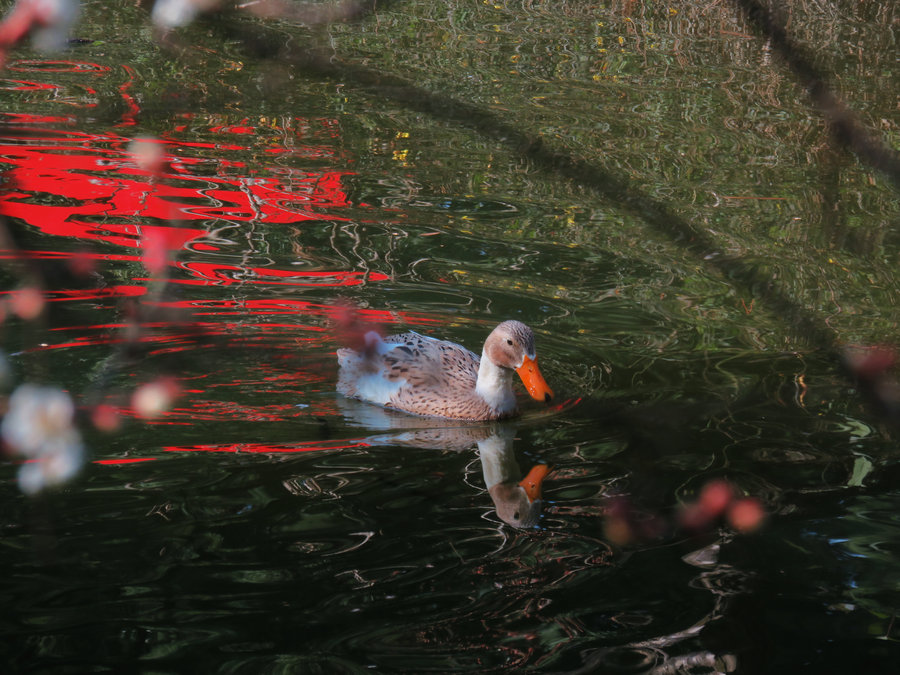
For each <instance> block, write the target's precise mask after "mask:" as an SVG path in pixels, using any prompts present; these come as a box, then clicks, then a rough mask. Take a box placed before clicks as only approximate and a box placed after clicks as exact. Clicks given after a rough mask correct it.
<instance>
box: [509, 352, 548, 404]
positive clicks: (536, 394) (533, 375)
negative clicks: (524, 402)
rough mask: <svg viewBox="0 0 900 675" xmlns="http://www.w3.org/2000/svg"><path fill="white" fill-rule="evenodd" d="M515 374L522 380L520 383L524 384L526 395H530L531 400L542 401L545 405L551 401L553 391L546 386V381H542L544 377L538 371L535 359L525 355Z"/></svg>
mask: <svg viewBox="0 0 900 675" xmlns="http://www.w3.org/2000/svg"><path fill="white" fill-rule="evenodd" d="M516 372H517V373H518V374H519V377H521V378H522V382H523V383H524V384H525V388H526V389H528V393H529V394H531V398H533V399H534V400H535V401H544V402H545V403H549V402H550V401H551V400H553V390H552V389H551V388H550V387H549V386H547V381H546V380H544V376H543V375H541V371H540V370H538V365H537V360H536V359H531V358H529V357H528V356H527V355H526V356H525V360H524V361H523V362H522V365H521V366H519V367H518V368H516Z"/></svg>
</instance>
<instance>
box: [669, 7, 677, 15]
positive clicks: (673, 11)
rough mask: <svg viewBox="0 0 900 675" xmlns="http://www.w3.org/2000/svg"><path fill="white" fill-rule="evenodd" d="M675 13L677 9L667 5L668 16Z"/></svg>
mask: <svg viewBox="0 0 900 675" xmlns="http://www.w3.org/2000/svg"><path fill="white" fill-rule="evenodd" d="M676 14H678V10H677V9H675V8H674V7H669V16H675V15H676Z"/></svg>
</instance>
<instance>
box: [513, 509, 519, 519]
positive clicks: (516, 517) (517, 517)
mask: <svg viewBox="0 0 900 675" xmlns="http://www.w3.org/2000/svg"><path fill="white" fill-rule="evenodd" d="M518 519H519V512H518V511H516V512H515V513H514V514H513V520H518Z"/></svg>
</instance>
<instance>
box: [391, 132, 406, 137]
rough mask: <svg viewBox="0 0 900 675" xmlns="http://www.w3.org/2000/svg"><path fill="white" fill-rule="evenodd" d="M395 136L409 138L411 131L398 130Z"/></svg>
mask: <svg viewBox="0 0 900 675" xmlns="http://www.w3.org/2000/svg"><path fill="white" fill-rule="evenodd" d="M394 138H409V132H408V131H398V132H397V133H396V135H395V136H394Z"/></svg>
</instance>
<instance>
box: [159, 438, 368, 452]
mask: <svg viewBox="0 0 900 675" xmlns="http://www.w3.org/2000/svg"><path fill="white" fill-rule="evenodd" d="M368 447H371V445H370V444H369V443H368V442H367V441H366V440H365V439H349V438H344V439H340V440H334V441H309V442H306V443H272V444H266V443H230V444H228V443H226V444H224V445H214V444H211V445H170V446H167V447H164V448H163V451H165V452H249V453H286V452H312V451H314V450H346V449H350V448H368Z"/></svg>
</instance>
